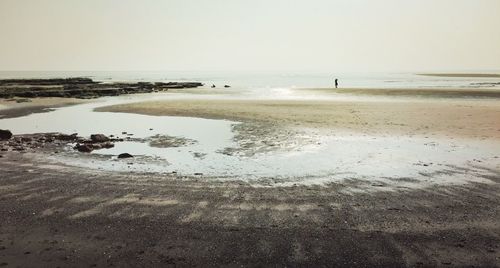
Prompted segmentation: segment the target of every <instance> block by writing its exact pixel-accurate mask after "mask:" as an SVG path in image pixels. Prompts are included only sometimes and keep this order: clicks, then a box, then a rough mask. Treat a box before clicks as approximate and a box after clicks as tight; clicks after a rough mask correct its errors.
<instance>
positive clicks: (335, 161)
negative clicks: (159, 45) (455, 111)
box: [0, 94, 500, 185]
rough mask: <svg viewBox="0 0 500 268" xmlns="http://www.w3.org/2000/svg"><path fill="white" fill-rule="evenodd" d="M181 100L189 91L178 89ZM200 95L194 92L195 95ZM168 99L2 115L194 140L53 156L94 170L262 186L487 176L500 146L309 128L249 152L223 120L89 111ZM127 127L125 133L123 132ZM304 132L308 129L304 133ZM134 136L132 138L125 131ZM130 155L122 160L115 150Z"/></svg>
mask: <svg viewBox="0 0 500 268" xmlns="http://www.w3.org/2000/svg"><path fill="white" fill-rule="evenodd" d="M177 97H178V98H186V97H187V98H189V96H185V95H178V96H177ZM198 97H199V96H198ZM161 98H168V99H172V98H173V96H172V95H171V94H151V95H134V96H125V97H112V98H103V99H101V100H100V101H99V102H96V103H89V104H82V105H76V106H71V107H64V108H60V109H56V110H55V111H52V112H47V113H40V114H32V115H29V116H25V117H20V118H11V119H3V120H0V128H3V129H10V130H12V131H13V132H14V133H15V134H27V133H37V132H62V133H67V134H71V133H78V134H79V135H80V136H89V135H90V134H94V133H103V134H105V135H114V136H117V137H132V138H136V139H147V138H149V137H151V136H154V135H158V134H159V135H168V136H175V137H181V138H187V139H191V140H195V141H196V142H195V143H194V144H188V145H186V146H182V147H174V148H156V147H151V146H149V143H148V142H141V141H125V142H117V143H115V147H114V148H111V149H103V150H98V151H94V152H93V153H92V155H96V156H97V155H99V156H100V157H83V158H82V157H78V156H82V154H80V153H76V152H73V151H72V149H71V148H68V153H66V154H63V155H64V156H57V155H54V156H51V157H50V159H52V160H53V161H57V162H63V163H67V164H72V165H78V166H85V167H89V168H94V169H106V170H112V171H133V172H159V173H171V172H175V173H177V174H178V175H180V176H184V175H186V176H192V175H194V174H195V173H202V174H203V175H204V177H208V178H212V179H237V180H245V181H253V182H259V183H263V184H269V183H271V184H274V185H291V184H324V183H329V182H335V181H340V180H345V179H351V178H355V179H364V180H368V181H378V182H384V183H394V181H398V183H400V184H401V183H403V184H405V185H411V184H415V181H416V182H418V183H421V182H429V183H463V182H466V181H488V179H487V178H488V176H494V175H495V174H498V173H495V172H498V170H499V168H500V160H499V159H498V156H499V155H500V153H499V152H500V144H498V143H494V142H493V143H492V142H486V141H478V140H451V139H430V138H423V137H419V138H415V137H404V136H364V135H355V134H350V133H335V132H334V133H333V134H331V133H329V134H322V133H314V132H313V131H311V132H310V135H311V139H312V140H313V141H314V142H312V143H308V144H302V145H298V146H296V147H295V148H288V149H286V150H271V151H269V152H266V153H259V154H256V155H253V156H250V157H244V156H237V155H226V154H223V150H224V149H225V148H236V147H237V146H238V145H237V143H236V142H235V141H234V140H233V139H234V137H235V135H234V133H233V132H232V130H233V129H232V126H233V125H234V124H239V123H238V122H231V121H226V120H209V119H200V118H188V117H172V116H148V115H138V114H125V113H108V112H93V109H94V108H97V107H101V106H107V105H113V104H118V103H127V102H135V101H141V100H150V99H155V100H158V99H161ZM122 132H127V134H122ZM306 133H307V132H306ZM129 135H131V136H129ZM124 152H127V153H130V154H133V155H135V156H136V157H135V158H134V159H127V160H119V159H116V155H118V154H120V153H124Z"/></svg>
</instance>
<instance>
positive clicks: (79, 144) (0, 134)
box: [0, 129, 133, 158]
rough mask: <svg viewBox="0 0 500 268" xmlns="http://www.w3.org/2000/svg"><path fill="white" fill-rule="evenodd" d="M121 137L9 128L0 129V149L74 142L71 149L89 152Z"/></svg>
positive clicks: (27, 147) (7, 149)
mask: <svg viewBox="0 0 500 268" xmlns="http://www.w3.org/2000/svg"><path fill="white" fill-rule="evenodd" d="M121 141H123V139H119V138H110V137H107V136H105V135H103V134H93V135H91V136H90V139H86V138H83V137H80V136H78V134H77V133H74V134H71V135H68V134H61V133H37V134H26V135H12V132H11V131H9V130H1V129H0V151H29V150H35V149H40V148H52V149H54V148H58V147H60V146H65V145H68V144H76V145H75V146H74V147H73V149H75V150H77V151H79V152H84V153H90V152H92V151H94V150H99V149H105V148H113V147H114V146H115V145H114V142H121ZM129 157H133V156H132V155H130V154H128V153H124V154H120V155H119V156H118V158H129Z"/></svg>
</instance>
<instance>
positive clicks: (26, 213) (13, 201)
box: [0, 88, 500, 267]
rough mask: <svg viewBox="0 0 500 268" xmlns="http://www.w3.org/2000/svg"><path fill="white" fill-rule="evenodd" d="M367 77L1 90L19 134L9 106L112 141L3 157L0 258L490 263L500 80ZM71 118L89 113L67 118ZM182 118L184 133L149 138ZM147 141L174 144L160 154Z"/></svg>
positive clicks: (213, 263) (498, 255)
mask: <svg viewBox="0 0 500 268" xmlns="http://www.w3.org/2000/svg"><path fill="white" fill-rule="evenodd" d="M371 90H372V91H370V89H358V88H352V89H344V90H337V91H335V90H334V89H326V88H322V89H317V88H300V89H290V90H288V91H286V94H283V95H282V96H275V95H273V96H270V97H269V96H267V97H266V96H262V95H250V96H248V95H245V94H238V93H235V92H234V91H230V90H220V89H218V90H216V91H214V92H213V93H211V92H210V91H209V89H205V88H200V89H186V90H185V91H183V90H182V89H176V90H169V91H167V92H163V93H152V94H153V95H137V96H135V95H131V96H127V97H109V98H102V99H96V100H77V99H73V98H57V99H43V98H42V99H40V98H35V99H32V101H31V102H21V103H16V102H15V101H9V102H6V101H2V105H4V106H3V109H2V110H0V114H2V115H4V116H5V117H4V118H6V117H9V119H8V120H10V121H1V120H0V129H1V128H2V123H3V125H4V126H7V125H9V126H12V127H13V129H12V130H13V132H14V138H15V139H18V140H20V143H21V144H23V145H26V143H25V141H24V140H26V138H25V139H24V140H23V138H22V135H21V134H22V133H23V132H26V131H28V130H31V129H37V128H33V127H32V126H30V125H29V124H27V125H24V124H25V122H29V121H28V120H25V121H23V120H22V118H23V117H19V116H26V115H28V114H29V113H32V112H39V111H43V112H44V113H43V114H38V115H36V117H33V118H34V119H36V120H37V122H39V124H42V123H43V122H45V121H46V120H49V121H50V119H51V118H57V120H68V121H67V122H66V121H63V122H60V124H54V125H53V129H54V131H56V132H59V131H60V130H64V129H65V127H66V128H67V131H69V132H71V133H72V131H73V130H75V129H76V130H77V131H78V132H79V135H81V136H87V132H88V133H104V134H105V135H108V136H109V135H113V137H115V138H116V140H117V141H116V142H114V146H115V148H114V149H110V150H112V151H110V152H113V153H108V154H107V153H106V152H107V151H106V149H102V150H96V151H94V152H92V153H81V152H78V151H75V150H73V149H72V146H73V145H72V144H73V143H72V142H71V141H64V140H61V141H56V142H53V143H50V144H48V143H46V144H42V145H40V148H38V147H37V146H39V145H38V144H37V146H35V147H34V148H31V147H30V148H28V146H27V145H26V149H25V150H23V151H14V150H10V149H9V150H8V151H2V152H1V156H2V158H0V170H1V172H2V174H5V176H2V179H1V180H0V193H1V199H0V216H1V217H2V218H3V219H5V220H4V223H3V224H2V225H1V227H0V249H1V250H0V263H2V265H5V266H7V265H8V266H32V264H33V263H39V264H40V265H41V266H53V267H55V266H61V267H64V266H72V267H94V266H97V267H110V266H116V267H124V266H149V267H165V266H181V267H185V266H210V267H221V266H229V267H233V266H329V267H345V266H358V267H405V266H406V267H429V266H433V267H434V266H440V267H441V266H442V267H448V266H450V267H457V266H459V267H461V266H480V267H495V266H498V265H499V260H500V224H499V221H498V219H499V217H500V211H499V209H498V208H499V207H500V206H499V205H500V198H499V196H498V191H499V190H500V175H499V174H500V173H499V168H500V159H499V157H500V154H499V153H498V152H499V150H497V148H500V139H499V138H500V121H499V120H498V118H500V105H499V103H500V100H499V99H498V98H497V97H496V94H497V93H496V91H495V90H493V89H481V88H476V89H473V90H463V89H460V88H449V89H446V90H445V92H446V94H441V93H442V92H443V89H425V90H415V89H405V88H400V89H391V90H388V89H376V88H375V89H371ZM422 91H424V93H422ZM394 92H403V93H397V94H396V93H394ZM440 92H441V93H440ZM491 92H493V93H491ZM450 94H451V95H450ZM33 107H36V108H33ZM79 107H82V108H79ZM45 108H57V109H56V110H55V111H47V110H45ZM16 109H17V110H16ZM13 110H16V111H17V112H15V113H14V112H9V111H13ZM21 111H22V112H21ZM16 116H17V117H16ZM31 116H34V115H31ZM51 116H53V117H51ZM65 116H67V117H69V119H65ZM27 118H28V119H29V116H28V117H27ZM104 118H105V119H106V120H104ZM16 120H18V121H16ZM78 120H87V121H88V122H89V123H88V126H85V128H81V129H80V130H78V129H77V128H78V126H79V124H78V123H77V122H75V121H78ZM99 120H103V121H102V122H99ZM123 120H128V121H123ZM71 122H72V123H74V124H70V123H71ZM112 122H117V123H116V124H118V126H113V125H112ZM121 122H129V123H130V126H125V125H123V124H122V123H121ZM144 122H146V123H144ZM183 122H184V123H183ZM188 123H189V124H194V125H197V124H198V125H199V126H202V127H200V128H191V126H190V127H184V126H182V125H183V124H188ZM170 124H172V125H171V126H170ZM132 125H137V127H135V128H133V127H132ZM56 126H57V127H58V128H57V129H56ZM15 127H18V130H17V131H16V129H14V128H15ZM169 127H171V128H169ZM184 128H185V129H187V131H189V132H188V133H187V134H186V136H185V137H182V138H185V140H183V141H182V142H180V143H177V142H172V140H171V138H170V137H167V136H165V137H162V139H163V140H161V141H162V143H160V145H158V142H157V141H158V139H156V140H154V139H155V136H153V134H156V133H157V132H162V131H167V132H168V131H171V133H163V134H165V135H167V134H168V135H173V134H172V133H184V132H182V131H184ZM212 128H224V129H225V130H223V131H222V130H221V131H215V130H213V129H212ZM38 129H42V130H43V132H45V129H47V130H48V129H50V126H47V127H45V126H44V128H38ZM177 129H180V130H177ZM92 131H94V132H92ZM47 132H48V131H47ZM193 132H200V133H193ZM203 132H206V134H204V133H203ZM71 133H66V134H71ZM191 134H193V135H192V136H191ZM194 134H196V135H194ZM127 135H132V136H128V138H127ZM176 135H177V134H176ZM179 135H181V134H178V135H177V136H179ZM149 136H153V138H151V137H149ZM174 136H175V135H174ZM181 136H182V135H181ZM196 137H200V138H199V139H198V138H196ZM37 138H39V136H35V138H32V139H37ZM217 138H219V139H221V140H222V141H219V140H218V139H217ZM75 139H76V138H75ZM82 139H83V138H82ZM118 139H123V140H124V141H123V142H120V141H118ZM134 139H135V140H134ZM151 139H153V140H151ZM204 139H207V140H206V142H207V143H208V145H207V144H205V143H204ZM152 141H154V142H156V143H153V142H152ZM175 141H177V140H175ZM213 141H216V142H220V146H218V147H217V146H215V145H214V144H215V143H214V142H213ZM148 144H155V145H154V146H157V147H158V146H159V147H160V149H162V150H166V151H169V152H170V153H169V154H165V155H162V154H158V155H156V157H155V153H157V152H159V151H158V149H157V148H156V149H155V148H153V149H154V150H153V149H151V150H149V149H148V147H147V146H148ZM210 145H212V146H214V148H212V147H210ZM68 146H69V147H68ZM134 146H140V147H137V148H139V152H140V150H144V154H145V156H140V155H137V154H135V153H133V152H132V151H131V150H133V149H134V148H136V147H134ZM151 146H153V145H151ZM154 146H153V147H154ZM177 146H178V147H177ZM8 148H10V147H8ZM113 150H114V151H113ZM125 150H127V151H125ZM115 152H130V153H132V154H134V155H135V157H134V158H130V159H122V160H120V159H117V158H116V155H115ZM162 157H165V159H163V158H162ZM69 160H71V161H69ZM167 162H168V163H167ZM158 163H160V164H158ZM153 165H157V166H158V168H157V169H149V168H150V167H151V166H153ZM141 167H147V168H148V169H144V168H141Z"/></svg>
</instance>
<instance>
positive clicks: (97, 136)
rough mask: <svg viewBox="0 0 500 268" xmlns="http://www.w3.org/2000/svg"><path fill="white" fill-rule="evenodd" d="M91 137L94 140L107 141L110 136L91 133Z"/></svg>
mask: <svg viewBox="0 0 500 268" xmlns="http://www.w3.org/2000/svg"><path fill="white" fill-rule="evenodd" d="M90 139H91V140H92V142H107V141H109V138H108V137H106V136H105V135H103V134H92V135H90Z"/></svg>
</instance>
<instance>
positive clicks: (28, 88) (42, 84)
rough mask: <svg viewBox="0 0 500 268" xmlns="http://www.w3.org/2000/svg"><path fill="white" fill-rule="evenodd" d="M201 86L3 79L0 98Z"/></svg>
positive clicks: (114, 93) (80, 95)
mask: <svg viewBox="0 0 500 268" xmlns="http://www.w3.org/2000/svg"><path fill="white" fill-rule="evenodd" d="M202 85H203V84H202V83H198V82H169V83H163V82H157V83H150V82H137V83H101V82H95V81H93V80H92V79H90V78H78V77H77V78H65V79H4V80H0V98H13V97H20V98H35V97H62V98H83V99H86V98H97V97H102V96H118V95H123V94H135V93H151V92H158V91H166V90H168V89H171V88H196V87H199V86H202Z"/></svg>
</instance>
